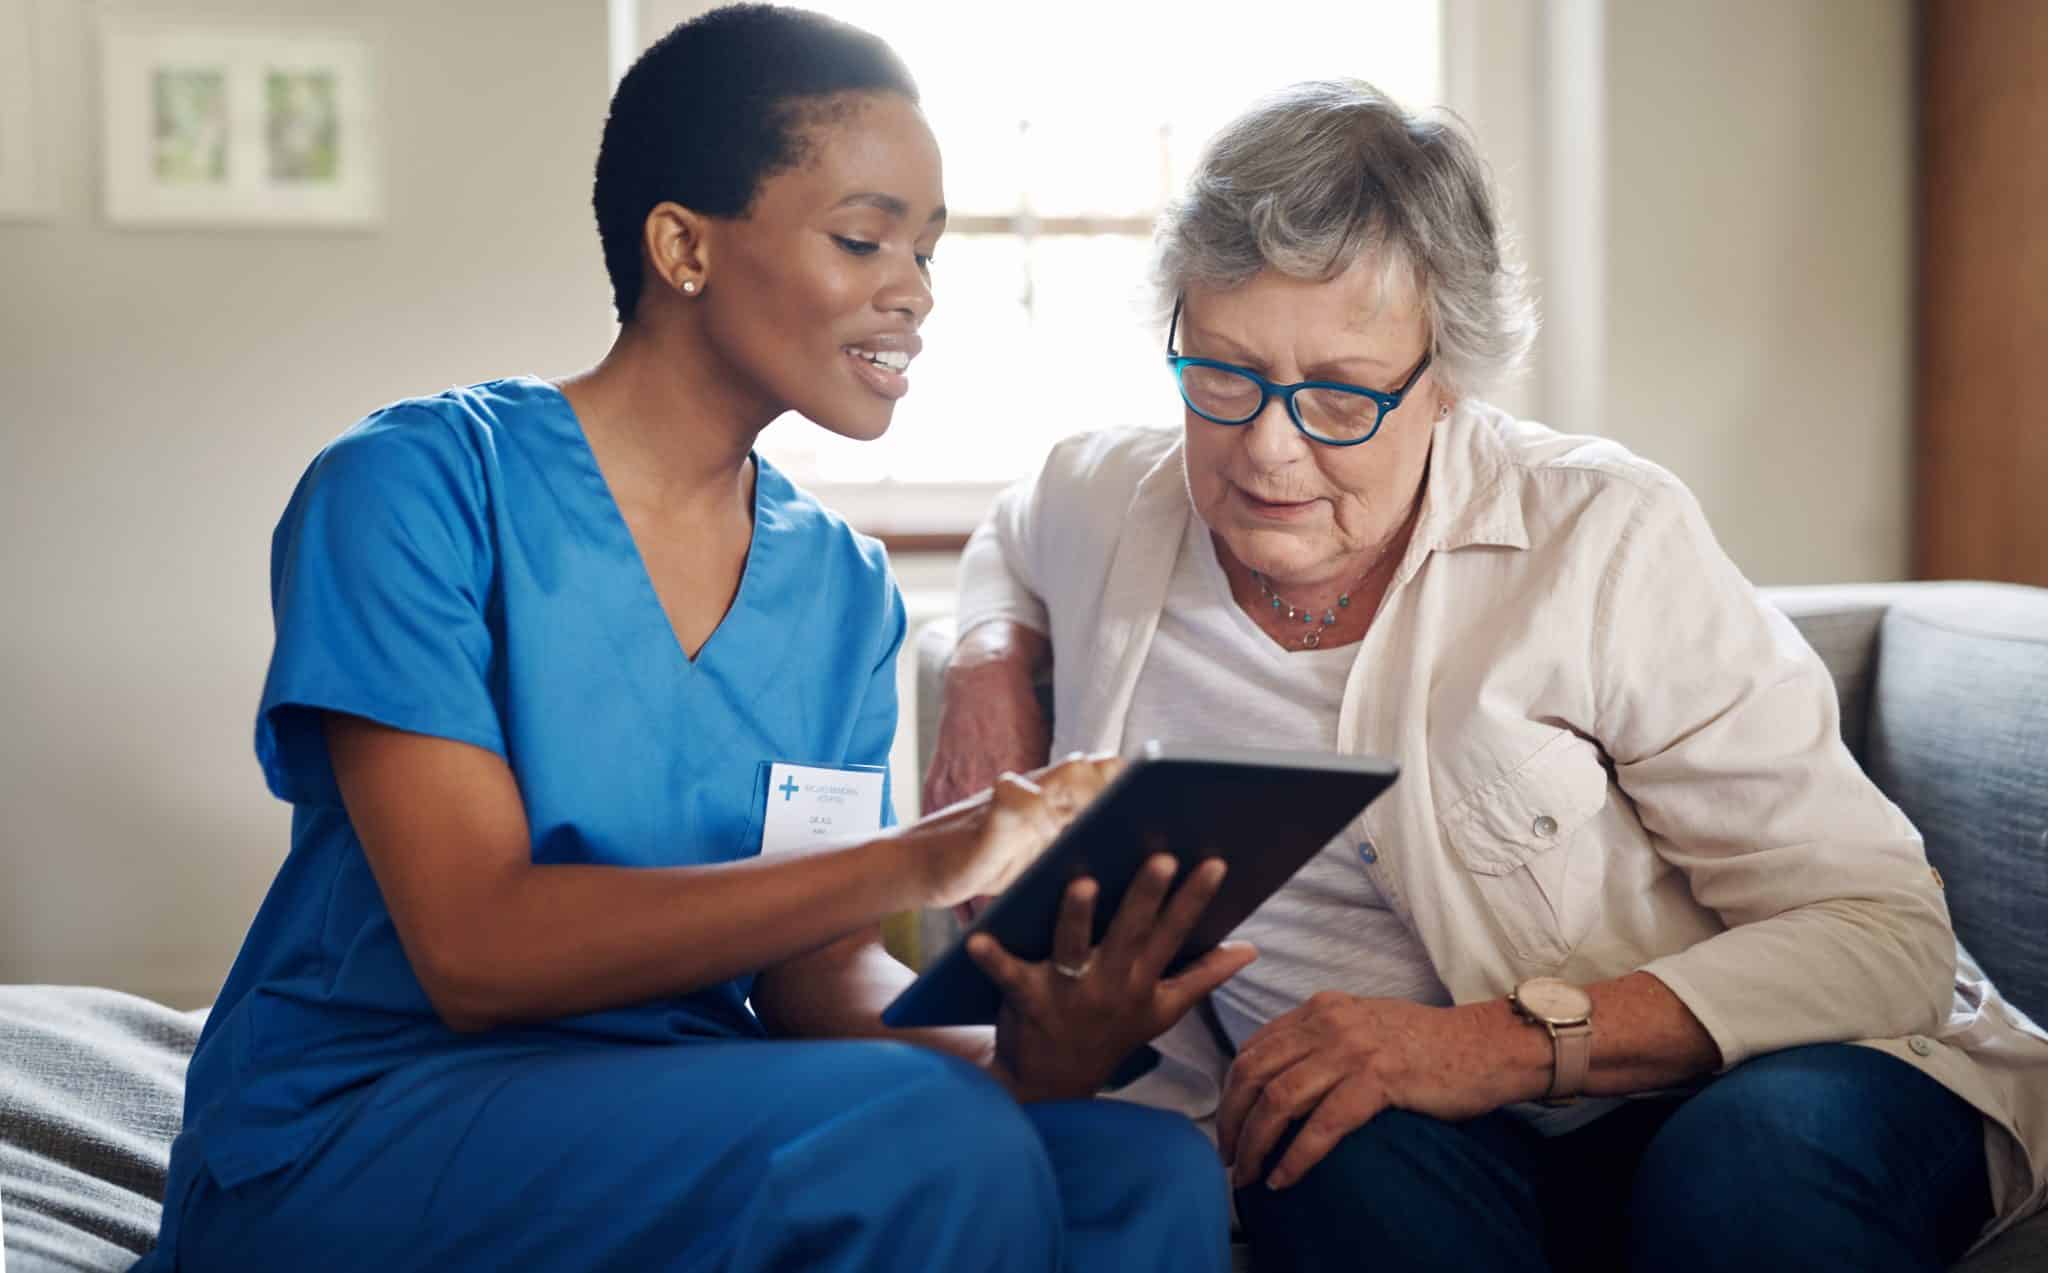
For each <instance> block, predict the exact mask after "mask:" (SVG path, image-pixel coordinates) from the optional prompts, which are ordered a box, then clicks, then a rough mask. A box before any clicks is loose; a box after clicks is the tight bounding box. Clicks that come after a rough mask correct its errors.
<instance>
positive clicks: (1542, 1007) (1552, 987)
mask: <svg viewBox="0 0 2048 1273" xmlns="http://www.w3.org/2000/svg"><path fill="white" fill-rule="evenodd" d="M1515 1002H1517V1003H1519V1004H1521V1005H1522V1007H1523V1009H1524V1010H1525V1011H1527V1012H1528V1014H1529V1015H1530V1016H1532V1017H1535V1018H1536V1019H1537V1020H1539V1021H1548V1022H1550V1023H1551V1024H1552V1025H1558V1024H1563V1023H1566V1022H1572V1021H1584V1020H1585V1019H1586V1018H1588V1017H1590V1016H1592V1015H1593V996H1591V995H1589V994H1587V993H1586V992H1585V991H1583V990H1581V989H1579V988H1578V987H1577V986H1575V985H1573V984H1572V983H1570V982H1569V981H1559V980H1558V979H1557V978H1555V977H1534V978H1531V979H1530V980H1528V981H1525V982H1523V983H1522V984H1521V985H1519V986H1517V987H1515Z"/></svg>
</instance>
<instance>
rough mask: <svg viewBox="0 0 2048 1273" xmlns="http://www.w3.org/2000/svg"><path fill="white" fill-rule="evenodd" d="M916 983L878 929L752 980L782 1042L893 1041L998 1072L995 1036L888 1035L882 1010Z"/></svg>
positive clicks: (978, 1032) (954, 1032)
mask: <svg viewBox="0 0 2048 1273" xmlns="http://www.w3.org/2000/svg"><path fill="white" fill-rule="evenodd" d="M912 980H914V977H913V975H912V973H911V971H910V970H909V969H908V968H905V967H904V966H903V965H902V964H900V963H898V962H896V960H895V959H894V958H893V957H891V956H890V955H889V953H888V952H887V951H886V950H884V949H883V948H882V935H881V932H880V930H879V929H868V930H866V931H864V932H860V933H856V934H854V935H853V936H851V937H848V938H846V939H844V940H843V941H838V942H834V943H832V944H831V945H829V946H826V947H824V948H823V949H820V950H817V951H814V952H812V953H810V954H806V955H799V956H797V957H796V958H795V959H791V960H788V961H787V962H785V963H782V964H779V965H777V966H776V967H773V968H768V969H764V970H763V971H762V972H761V974H760V976H759V977H757V978H756V979H755V981H754V994H753V1003H754V1011H755V1012H757V1013H758V1014H760V1017H761V1020H762V1022H763V1023H764V1024H766V1025H767V1027H768V1029H769V1032H770V1033H772V1034H776V1035H780V1036H783V1037H801V1038H829V1039H863V1038H872V1039H895V1040H898V1041H900V1042H904V1043H914V1044H917V1045H918V1046H920V1047H927V1048H931V1049H933V1050H934V1051H938V1052H945V1053H948V1054H950V1055H953V1056H957V1057H960V1058H961V1059H963V1060H966V1061H971V1062H973V1063H974V1064H976V1065H979V1066H981V1067H982V1068H984V1069H988V1070H990V1071H991V1072H993V1071H994V1062H995V1045H996V1035H995V1030H994V1029H993V1028H991V1027H988V1026H963V1027H960V1028H957V1029H932V1030H891V1029H890V1028H888V1027H887V1026H885V1025H883V1024H882V1009H883V1008H885V1007H887V1006H888V1004H889V1002H890V1000H892V999H894V998H895V997H896V996H897V995H899V994H901V993H902V992H903V988H904V987H905V986H908V985H909V984H910V983H911V981H912Z"/></svg>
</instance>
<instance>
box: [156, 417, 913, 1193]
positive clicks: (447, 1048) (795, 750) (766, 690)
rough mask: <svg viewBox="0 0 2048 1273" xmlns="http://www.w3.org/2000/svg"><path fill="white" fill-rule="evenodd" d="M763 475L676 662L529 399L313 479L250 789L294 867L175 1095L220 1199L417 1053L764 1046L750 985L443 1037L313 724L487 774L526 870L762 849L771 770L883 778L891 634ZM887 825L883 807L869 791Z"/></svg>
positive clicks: (844, 566)
mask: <svg viewBox="0 0 2048 1273" xmlns="http://www.w3.org/2000/svg"><path fill="white" fill-rule="evenodd" d="M754 464H755V470H756V475H757V476H756V481H755V492H754V537H753V543H752V546H751V547H750V549H749V551H748V554H747V564H746V569H745V572H744V574H743V575H742V577H741V580H740V587H739V593H738V596H737V597H736V598H735V599H734V601H733V603H732V608H731V610H730V611H729V612H728V613H727V614H726V616H725V619H724V621H723V622H722V623H721V624H720V625H719V627H718V629H717V631H716V632H715V633H714V634H713V635H712V637H711V639H710V640H709V641H708V642H707V643H706V644H705V646H704V647H703V649H702V650H700V651H699V653H698V657H697V658H696V660H695V661H694V662H693V661H691V660H690V659H688V658H686V657H685V656H684V654H683V652H682V649H681V647H680V646H679V645H678V644H677V643H676V639H675V635H674V631H673V629H672V628H671V627H670V626H669V622H668V617H667V615H666V614H665V613H664V611H663V610H662V608H661V603H660V601H659V599H658V598H657V597H656V595H655V591H654V586H653V583H652V581H651V580H650V579H649V578H648V576H647V572H646V569H645V567H644V566H643V565H642V563H641V560H640V555H639V551H638V550H637V549H636V548H635V546H634V544H633V540H632V536H631V534H630V532H629V531H628V530H627V528H626V523H625V519H624V518H623V517H622V516H621V514H620V512H619V508H618V505H617V504H616V503H614V502H613V500H612V496H611V492H610V489H609V487H607V486H606V484H605V481H604V477H603V476H602V474H601V473H600V471H599V469H598V466H597V461H596V458H595V457H594V456H593V455H592V454H591V451H590V448H589V445H588V444H587V443H586V441H585V439H584V436H583V430H582V426H581V424H580V423H579V422H578V421H577V419H576V415H575V413H574V411H573V410H571V408H570V406H569V403H568V400H567V399H565V398H564V397H563V396H562V394H561V393H560V392H559V391H558V390H556V389H555V388H554V387H553V386H552V385H549V384H547V383H546V382H544V381H540V380H534V379H515V380H500V381H493V382H490V383H487V384H482V385H475V386H472V387H470V388H466V389H451V390H449V391H448V392H446V393H443V394H439V395H436V396H434V397H430V398H418V399H412V400H409V401H405V402H400V403H397V404H395V405H393V406H390V407H387V408H385V409H384V410H382V411H379V412H377V413H376V414H374V415H372V416H370V417H369V418H368V419H366V420H364V421H363V422H362V423H360V424H358V425H356V426H355V427H354V428H352V429H350V430H349V431H348V432H347V433H345V434H343V435H342V436H341V437H340V438H338V439H336V440H335V441H334V442H333V443H331V444H330V445H329V446H328V447H327V448H326V449H325V450H324V451H322V452H321V454H320V456H319V457H318V458H317V459H316V460H315V461H314V462H313V465H312V467H311V468H310V469H308V470H307V472H306V475H305V477H304V478H303V479H301V481H300V483H299V486H298V490H297V491H296V492H295V493H294V495H293V496H292V500H291V504H290V506H289V507H287V508H286V510H285V513H284V517H283V520H282V521H280V522H279V524H278V528H277V533H276V536H275V539H274V541H273V544H272V551H271V591H272V608H273V612H274V617H275V620H276V627H277V644H276V648H275V651H274V653H273V654H272V657H271V663H270V674H269V679H268V681H267V683H266V684H265V686H264V691H263V703H262V708H261V711H260V713H259V715H258V717H257V724H256V753H257V756H258V758H259V760H260V761H261V762H262V766H263V774H264V777H265V779H266V780H267V781H268V783H269V785H270V789H271V790H272V791H273V792H275V793H276V794H277V795H278V796H279V797H280V798H282V799H285V800H288V801H290V802H291V804H292V806H293V808H292V847H291V853H290V856H289V857H288V858H287V859H286V860H285V863H284V865H283V867H282V869H281V870H280V871H279V873H278V876H277V879H276V881H275V883H273V884H272V886H271V889H270V893H269V895H268V896H267V897H266V898H265V900H264V903H263V907H262V909H261V911H260V912H259V913H258V914H257V917H256V921H255V924H254V926H253V927H252V928H251V929H250V932H249V935H248V938H247V939H246V940H245V941H244V943H243V946H242V950H241V954H240V955H239V956H238V957H237V958H236V960H235V964H234V967H233V969H232V970H231V971H230V973H229V975H228V979H227V982H226V984H225V985H224V986H223V987H222V990H221V994H220V997H219V1000H218V1001H217V1003H216V1004H215V1007H214V1011H213V1014H212V1016H211V1017H210V1018H209V1020H208V1022H207V1025H206V1030H205V1033H204V1035H203V1036H202V1037H201V1039H200V1042H199V1049H198V1052H197V1053H196V1054H195V1055H194V1057H193V1060H192V1068H191V1073H190V1077H189V1080H188V1085H187V1092H186V1127H185V1132H184V1133H183V1135H182V1136H181V1140H182V1141H184V1142H185V1144H184V1145H183V1146H181V1148H182V1149H184V1151H185V1152H187V1153H194V1152H196V1153H198V1154H200V1155H202V1156H203V1158H204V1160H205V1161H206V1162H207V1164H208V1165H209V1167H211V1168H212V1170H213V1173H214V1174H215V1176H217V1177H218V1178H219V1179H220V1180H221V1181H222V1183H223V1184H226V1185H229V1186H233V1185H234V1184H236V1183H239V1182H241V1181H243V1180H247V1179H250V1178H253V1177H255V1176H258V1175H261V1174H264V1173H265V1172H268V1171H271V1170H274V1169H276V1168H278V1167H281V1166H283V1165H284V1164H286V1163H288V1162H290V1161H291V1160H292V1159H294V1158H295V1157H297V1156H299V1155H300V1154H301V1153H302V1152H303V1151H304V1150H305V1149H306V1147H307V1146H308V1145H309V1144H310V1143H311V1142H312V1141H313V1140H314V1139H315V1138H316V1137H317V1136H318V1135H319V1134H320V1132H321V1130H322V1129H323V1128H325V1127H326V1126H327V1125H328V1124H329V1123H330V1122H331V1120H333V1119H334V1118H336V1117H339V1116H340V1114H341V1113H342V1112H344V1111H345V1110H346V1109H347V1108H348V1107H349V1102H351V1101H352V1100H355V1099H358V1098H360V1097H362V1096H363V1095H364V1093H365V1092H366V1090H367V1089H368V1087H369V1085H370V1084H371V1082H372V1081H373V1080H374V1079H376V1078H378V1077H379V1076H380V1075H383V1074H385V1073H387V1072H389V1071H391V1070H392V1069H394V1068H395V1067H398V1066H401V1065H405V1064H407V1063H410V1062H414V1061H419V1060H422V1059H427V1058H433V1057H437V1056H448V1055H456V1054H475V1053H477V1052H479V1051H481V1050H487V1049H495V1048H508V1047H512V1048H532V1047H535V1046H559V1045H564V1044H574V1043H577V1042H596V1041H606V1040H610V1041H620V1042H628V1043H641V1044H648V1043H680V1042H685V1041H689V1040H697V1039H707V1038H714V1039H715V1038H750V1037H759V1036H760V1035H761V1034H762V1027H761V1025H760V1023H759V1022H758V1021H757V1020H756V1019H755V1018H754V1016H753V1014H752V1013H751V1012H750V1011H749V1010H748V1008H747V1006H746V997H747V992H748V988H749V985H750V983H751V981H752V978H751V977H742V978H738V979H736V980H733V981H729V982H726V983H724V984H722V985H718V986H713V987H711V988H709V989H706V990H701V991H699V992H697V993H695V994H690V995H680V996H676V997H674V998H669V999H662V1000H658V1001H654V1002H649V1003H643V1004H638V1005H635V1006H631V1007H624V1008H615V1009H612V1010H610V1011H605V1012H595V1013H590V1014H587V1015H583V1016H576V1017H570V1018H565V1019H561V1020H557V1021H552V1022H548V1023H545V1024H543V1025H538V1026H529V1027H521V1028H517V1029H507V1030H500V1031H493V1032H490V1033H486V1034H482V1035H467V1036H465V1035H457V1034H455V1033H453V1032H452V1031H450V1030H449V1029H448V1028H447V1027H446V1026H444V1025H443V1024H442V1023H441V1021H440V1019H439V1018H438V1017H437V1016H436V1015H435V1013H434V1010H433V1007H432V1005H431V1004H430V1003H429V1002H428V999H427V996H426V994H425V992H424V991H423V990H422V989H421V987H420V983H419V980H418V979H417V978H416V977H415V976H414V975H413V970H412V967H411V965H410V963H409V962H408V961H407V959H406V956H405V952H404V950H403V948H402V947H401V946H400V944H399V941H398V936H397V933H396V931H395V930H394V928H393V926H392V922H391V916H390V912H389V911H388V910H386V908H385V905H384V899H383V897H382V896H381V895H380V894H379V892H378V890H377V885H376V882H375V880H374V879H373V878H372V877H371V874H370V869H369V863H368V860H367V859H366V858H365V857H364V854H363V849H362V845H361V843H360V841H358V840H357V839H356V835H355V831H354V829H353V828H352V827H351V826H350V825H349V820H348V815H347V812H346V811H345V810H344V809H343V807H342V803H341V798H340V795H339V793H338V791H337V789H336V787H335V782H334V773H333V769H332V767H331V766H330V764H329V761H328V756H327V748H326V745H325V741H324V739H323V736H322V725H321V714H322V713H323V712H329V711H333V712H345V713H349V714H351V715H356V716H362V717H366V718H368V719H370V720H374V721H378V722H380V723H382V724H385V725H390V726H393V727H395V728H398V729H404V730H409V731H411V732H414V733H419V734H429V735H434V736H436V737H441V738H450V739H455V740H458V741H461V742H464V743H469V744H472V745H474V746H477V747H482V748H486V749H488V750H490V751H492V752H495V753H497V754H498V755H499V756H502V757H503V758H504V759H505V761H506V763H507V764H508V765H510V766H511V769H512V772H513V775H514V777H515V778H516V779H517V780H518V784H519V791H520V794H521V797H522V799H523V800H524V803H525V806H526V817H527V821H528V824H529V826H530V828H531V831H532V851H533V860H534V861H535V862H536V863H565V862H573V863H590V864H601V865H608V866H620V867H662V866H689V865H701V864H706V863H713V862H730V861H733V860H735V859H739V858H746V857H751V856H753V855H754V854H756V853H757V852H759V850H760V836H761V819H762V814H763V810H764V808H765V804H766V794H767V793H766V783H765V772H766V765H767V763H768V762H772V761H777V760H788V761H794V762H797V763H804V764H823V765H854V764H862V765H878V766H886V764H887V761H888V752H889V746H890V742H891V739H892V738H893V737H894V735H895V732H896V682H895V656H896V651H897V648H898V646H899V645H900V644H901V642H902V639H903V631H904V612H903V602H902V599H901V597H900V596H899V595H898V593H897V590H896V588H895V585H894V583H893V582H892V581H891V579H890V577H889V572H888V566H887V562H886V560H885V559H884V555H883V551H882V548H881V546H880V545H878V544H877V543H875V542H874V541H873V540H871V539H868V538H866V537H865V536H862V535H859V534H857V533H855V532H854V531H852V530H851V529H849V528H848V527H847V526H846V524H845V523H844V522H842V521H841V520H839V518H837V517H836V516H834V515H833V514H832V513H830V512H828V511H826V510H825V509H824V508H823V507H821V506H820V505H819V504H818V503H817V502H816V501H815V500H813V499H812V498H811V497H810V496H808V495H806V494H805V493H804V492H802V491H800V490H798V489H797V488H796V487H794V486H792V485H791V484H790V482H789V481H788V480H787V479H786V478H784V477H783V476H782V475H781V474H780V473H778V472H776V470H775V469H774V467H773V466H771V465H769V464H768V463H767V462H765V461H763V460H761V459H760V457H758V456H756V457H755V460H754ZM883 807H884V810H885V813H884V816H885V818H887V817H889V816H890V815H889V814H888V812H887V810H888V808H889V802H888V799H887V797H886V795H885V797H884V801H883ZM679 918H680V917H679ZM717 1099H718V1098H717V1096H716V1095H715V1094H710V1093H707V1094H706V1100H707V1103H715V1102H716V1100H717Z"/></svg>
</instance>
